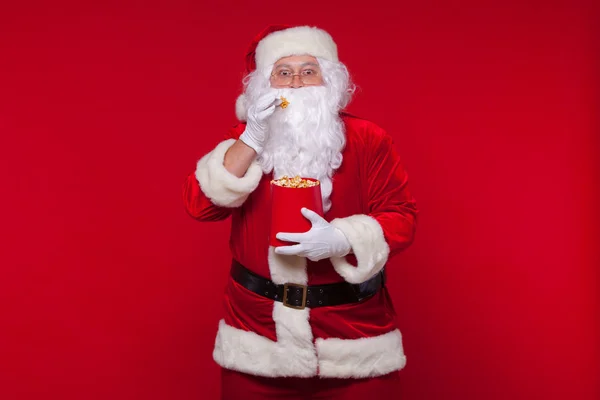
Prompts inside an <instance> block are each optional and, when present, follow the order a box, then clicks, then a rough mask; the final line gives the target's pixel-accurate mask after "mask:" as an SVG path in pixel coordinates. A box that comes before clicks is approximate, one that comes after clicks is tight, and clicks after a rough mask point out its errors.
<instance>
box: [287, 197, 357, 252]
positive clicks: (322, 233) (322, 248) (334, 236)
mask: <svg viewBox="0 0 600 400" xmlns="http://www.w3.org/2000/svg"><path fill="white" fill-rule="evenodd" d="M301 211H302V215H304V217H305V218H306V219H308V220H309V221H310V222H311V223H312V228H310V230H309V231H307V232H304V233H288V232H279V233H278V234H277V236H276V237H277V239H279V240H285V241H286V242H297V243H298V244H296V245H292V246H279V247H275V253H277V254H284V255H296V256H301V257H306V258H308V259H309V260H311V261H319V260H322V259H324V258H329V257H343V256H345V255H347V254H348V253H350V251H351V250H352V247H351V246H350V242H348V239H347V238H346V236H345V235H344V234H343V233H342V231H341V230H339V229H338V228H336V227H335V226H333V225H331V224H330V223H329V222H327V221H325V220H324V219H323V218H322V217H321V216H320V215H319V214H317V213H316V212H314V211H312V210H309V209H308V208H302V210H301Z"/></svg>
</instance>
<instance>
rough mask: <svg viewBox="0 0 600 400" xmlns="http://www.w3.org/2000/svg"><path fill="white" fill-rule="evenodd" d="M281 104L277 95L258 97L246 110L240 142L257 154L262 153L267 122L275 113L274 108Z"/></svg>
mask: <svg viewBox="0 0 600 400" xmlns="http://www.w3.org/2000/svg"><path fill="white" fill-rule="evenodd" d="M279 104H281V100H280V99H279V97H278V96H277V93H276V92H274V91H270V92H269V93H267V94H264V95H263V96H261V97H259V98H258V99H257V101H256V102H255V103H254V104H253V105H251V106H250V107H249V108H248V115H247V118H246V129H245V130H244V133H242V135H241V136H240V140H241V141H242V142H244V143H246V144H247V145H248V146H250V147H252V148H253V149H254V151H256V153H257V154H260V153H261V152H262V149H263V146H264V143H265V140H266V136H267V121H268V119H269V117H270V116H271V115H273V113H274V112H275V108H276V107H277V106H278V105H279Z"/></svg>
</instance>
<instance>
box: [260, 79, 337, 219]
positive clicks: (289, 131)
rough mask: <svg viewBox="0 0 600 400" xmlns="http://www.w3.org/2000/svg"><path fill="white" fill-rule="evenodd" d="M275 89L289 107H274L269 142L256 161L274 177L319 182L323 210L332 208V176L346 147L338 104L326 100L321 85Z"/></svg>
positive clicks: (325, 92) (326, 95)
mask: <svg viewBox="0 0 600 400" xmlns="http://www.w3.org/2000/svg"><path fill="white" fill-rule="evenodd" d="M271 90H277V91H278V95H279V96H283V97H285V98H286V99H287V100H288V101H289V102H290V104H289V106H288V107H287V108H285V109H282V108H280V107H277V109H276V110H275V113H274V114H273V116H272V117H271V119H270V120H269V124H268V132H267V134H268V139H267V141H266V143H265V147H264V149H263V152H262V153H261V156H260V157H259V158H258V162H259V164H260V165H261V167H262V169H263V171H264V172H265V173H269V172H271V171H273V177H274V178H275V179H279V178H281V177H282V176H284V175H287V176H289V177H294V176H297V175H299V176H301V177H303V178H313V179H318V180H319V181H320V182H321V185H320V186H321V196H322V198H323V210H324V211H325V212H327V211H329V209H330V208H331V200H330V196H331V192H332V189H333V182H332V177H333V173H334V172H335V170H336V169H338V168H339V167H340V165H341V164H342V150H343V148H344V146H345V144H346V137H345V133H344V124H343V122H342V120H341V119H340V117H339V115H338V110H339V108H338V105H337V104H331V101H328V95H329V94H330V93H329V91H328V89H327V88H326V87H324V86H309V87H303V88H299V89H287V88H286V89H271Z"/></svg>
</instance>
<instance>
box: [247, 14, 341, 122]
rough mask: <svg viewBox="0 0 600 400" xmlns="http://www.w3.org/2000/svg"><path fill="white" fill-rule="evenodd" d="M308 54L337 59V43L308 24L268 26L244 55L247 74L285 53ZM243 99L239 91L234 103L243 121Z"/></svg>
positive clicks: (283, 55)
mask: <svg viewBox="0 0 600 400" xmlns="http://www.w3.org/2000/svg"><path fill="white" fill-rule="evenodd" d="M299 55H310V56H313V57H318V58H323V59H325V60H328V61H333V62H337V61H338V53H337V46H336V44H335V42H334V41H333V39H332V38H331V36H330V35H329V33H327V32H325V31H324V30H322V29H319V28H316V27H311V26H295V27H289V26H286V25H271V26H268V27H267V28H266V29H264V30H263V31H262V32H261V33H259V34H258V35H257V36H256V37H255V38H254V40H253V41H252V43H251V44H250V47H249V48H248V52H247V54H246V74H249V73H251V72H253V71H254V70H256V69H258V70H262V69H264V68H265V67H268V66H270V65H273V64H275V62H277V60H279V59H280V58H283V57H288V56H299ZM246 112H247V107H246V99H245V96H244V95H243V94H242V95H240V96H239V97H238V98H237V101H236V103H235V113H236V116H237V117H238V119H239V120H240V121H245V120H246Z"/></svg>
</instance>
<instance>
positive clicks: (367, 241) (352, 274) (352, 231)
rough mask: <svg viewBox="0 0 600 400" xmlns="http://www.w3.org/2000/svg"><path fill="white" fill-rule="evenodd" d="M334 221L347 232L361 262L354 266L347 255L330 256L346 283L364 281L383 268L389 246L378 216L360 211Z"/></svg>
mask: <svg viewBox="0 0 600 400" xmlns="http://www.w3.org/2000/svg"><path fill="white" fill-rule="evenodd" d="M331 224H332V225H333V226H335V227H336V228H338V229H340V230H341V231H342V232H343V233H344V235H346V238H348V241H349V242H350V245H351V246H352V252H353V253H354V255H355V256H356V260H357V262H358V265H357V266H356V267H355V266H354V265H352V264H350V263H349V262H347V261H346V259H345V258H344V257H331V263H332V264H333V268H335V270H336V271H337V273H338V274H340V275H341V276H342V277H343V278H344V279H345V280H346V281H347V282H350V283H362V282H364V281H366V280H368V279H369V278H371V277H372V276H374V275H375V274H376V273H378V272H379V271H381V269H382V268H383V266H384V265H385V263H386V262H387V259H388V256H389V254H390V248H389V246H388V244H387V242H386V241H385V238H384V236H383V230H382V229H381V225H379V222H377V220H376V219H375V218H373V217H370V216H368V215H364V214H357V215H352V216H350V217H346V218H337V219H334V220H333V221H331Z"/></svg>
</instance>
